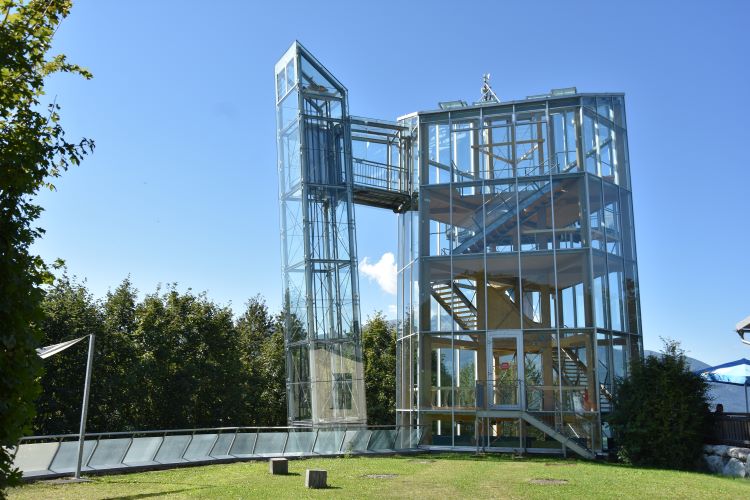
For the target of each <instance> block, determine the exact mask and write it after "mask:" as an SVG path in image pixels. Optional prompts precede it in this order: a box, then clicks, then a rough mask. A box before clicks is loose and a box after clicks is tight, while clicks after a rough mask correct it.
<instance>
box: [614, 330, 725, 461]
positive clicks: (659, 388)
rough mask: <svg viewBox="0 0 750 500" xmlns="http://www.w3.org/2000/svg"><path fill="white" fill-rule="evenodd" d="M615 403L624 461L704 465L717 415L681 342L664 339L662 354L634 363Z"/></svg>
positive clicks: (616, 422)
mask: <svg viewBox="0 0 750 500" xmlns="http://www.w3.org/2000/svg"><path fill="white" fill-rule="evenodd" d="M614 403H615V406H614V408H615V409H614V411H613V412H612V414H611V415H610V419H609V423H610V426H611V428H612V431H613V433H614V437H615V440H616V443H617V444H618V456H619V458H620V459H622V460H623V461H625V462H628V463H632V464H634V465H639V466H651V467H663V468H669V469H691V468H695V467H696V466H697V465H698V464H699V463H700V457H701V452H702V446H703V438H704V436H705V434H706V431H707V430H708V426H709V425H710V417H711V414H710V412H709V408H708V383H707V382H706V381H705V380H704V379H703V378H701V377H700V376H699V375H696V374H694V373H692V372H691V371H690V369H689V368H688V364H687V360H686V358H685V354H684V351H683V350H682V349H680V345H679V343H678V342H676V341H672V340H664V350H663V351H662V355H661V356H649V357H647V358H646V359H644V360H635V361H633V363H632V364H631V368H630V376H629V377H628V378H627V379H624V380H621V381H619V382H618V385H617V388H616V394H615V401H614Z"/></svg>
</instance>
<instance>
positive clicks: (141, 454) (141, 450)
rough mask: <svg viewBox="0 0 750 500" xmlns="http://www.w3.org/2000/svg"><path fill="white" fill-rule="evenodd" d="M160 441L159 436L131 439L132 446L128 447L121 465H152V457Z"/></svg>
mask: <svg viewBox="0 0 750 500" xmlns="http://www.w3.org/2000/svg"><path fill="white" fill-rule="evenodd" d="M162 439H163V438H162V437H161V436H158V437H138V438H133V444H131V445H130V449H129V450H128V454H127V455H125V458H124V459H123V463H125V464H128V465H138V464H147V463H153V460H154V455H155V454H156V451H157V450H158V449H159V446H160V445H161V442H162Z"/></svg>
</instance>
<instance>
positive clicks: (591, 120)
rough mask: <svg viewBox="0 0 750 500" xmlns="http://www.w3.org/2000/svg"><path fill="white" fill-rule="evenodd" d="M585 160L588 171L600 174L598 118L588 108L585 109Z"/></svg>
mask: <svg viewBox="0 0 750 500" xmlns="http://www.w3.org/2000/svg"><path fill="white" fill-rule="evenodd" d="M583 161H584V163H585V165H586V172H589V173H591V174H594V175H599V169H598V168H597V162H598V159H597V150H596V118H595V117H594V115H593V114H592V113H590V112H589V110H588V109H584V110H583Z"/></svg>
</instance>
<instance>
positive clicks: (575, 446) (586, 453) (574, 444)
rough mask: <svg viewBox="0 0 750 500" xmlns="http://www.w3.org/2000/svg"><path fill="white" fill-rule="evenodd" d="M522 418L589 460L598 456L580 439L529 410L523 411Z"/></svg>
mask: <svg viewBox="0 0 750 500" xmlns="http://www.w3.org/2000/svg"><path fill="white" fill-rule="evenodd" d="M521 418H522V419H524V420H525V421H526V422H528V423H530V424H531V425H533V426H534V427H536V428H537V429H539V430H540V431H542V432H544V433H545V434H547V435H548V436H549V437H551V438H552V439H554V440H555V441H558V442H560V443H562V444H563V445H564V446H566V447H567V448H570V449H571V450H573V451H574V452H576V453H578V454H579V455H580V456H582V457H584V458H588V459H589V460H593V459H594V458H596V455H595V454H594V452H592V451H591V450H589V449H588V448H586V447H585V446H582V445H581V444H580V443H579V442H578V441H576V440H575V439H573V438H571V437H568V436H566V435H565V434H563V433H562V432H560V431H558V430H557V429H555V428H553V427H551V426H550V425H548V424H547V423H545V422H543V421H541V420H540V419H538V418H537V417H535V416H534V415H532V414H530V413H528V412H521Z"/></svg>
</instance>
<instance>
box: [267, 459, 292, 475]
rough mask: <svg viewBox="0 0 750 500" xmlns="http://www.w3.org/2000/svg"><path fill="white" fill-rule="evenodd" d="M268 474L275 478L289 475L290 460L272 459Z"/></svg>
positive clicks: (269, 462) (269, 463)
mask: <svg viewBox="0 0 750 500" xmlns="http://www.w3.org/2000/svg"><path fill="white" fill-rule="evenodd" d="M268 472H270V473H271V474H272V475H274V476H278V475H283V474H288V473H289V460H287V459H286V458H272V459H271V460H269V461H268Z"/></svg>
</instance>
